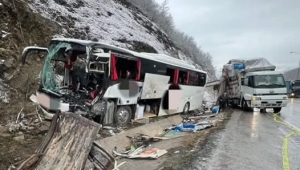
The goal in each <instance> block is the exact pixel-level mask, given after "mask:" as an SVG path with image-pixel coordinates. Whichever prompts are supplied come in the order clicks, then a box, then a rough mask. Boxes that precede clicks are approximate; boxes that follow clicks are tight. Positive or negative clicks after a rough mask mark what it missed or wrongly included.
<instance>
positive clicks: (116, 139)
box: [96, 115, 182, 153]
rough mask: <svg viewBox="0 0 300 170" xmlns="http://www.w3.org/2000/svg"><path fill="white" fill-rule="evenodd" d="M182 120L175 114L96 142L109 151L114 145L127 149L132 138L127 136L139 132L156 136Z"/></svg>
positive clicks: (120, 148) (121, 149)
mask: <svg viewBox="0 0 300 170" xmlns="http://www.w3.org/2000/svg"><path fill="white" fill-rule="evenodd" d="M181 121H182V118H181V116H180V115H174V116H170V117H168V118H166V119H163V120H159V121H157V122H152V123H149V124H146V125H143V126H140V127H136V128H133V129H130V130H128V131H123V132H120V133H118V134H116V135H115V136H111V137H107V138H104V139H100V140H97V141H96V142H97V143H98V144H100V145H101V146H102V147H103V148H104V149H105V150H106V151H108V152H109V153H111V152H112V150H113V149H114V147H117V148H118V151H125V148H126V147H127V146H129V145H130V140H129V139H128V138H127V137H126V136H135V135H136V134H138V133H141V134H145V135H149V136H155V135H157V134H159V133H162V132H163V130H164V129H166V128H168V127H171V126H172V125H174V124H175V125H177V124H179V123H180V122H181Z"/></svg>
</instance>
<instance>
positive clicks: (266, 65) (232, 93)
mask: <svg viewBox="0 0 300 170" xmlns="http://www.w3.org/2000/svg"><path fill="white" fill-rule="evenodd" d="M275 69H276V66H274V65H272V64H271V63H270V62H269V61H268V60H266V59H265V58H258V59H252V60H230V61H229V62H228V63H227V64H225V65H224V67H223V71H222V77H221V80H220V88H219V96H220V95H223V94H224V93H225V92H227V94H228V97H229V100H230V103H231V104H232V105H233V106H239V107H241V108H242V109H243V110H244V111H250V110H253V108H258V109H260V110H261V111H264V110H265V109H266V108H273V110H274V112H275V113H278V112H280V111H281V108H282V107H285V106H286V105H287V99H288V97H287V88H286V82H285V80H284V77H283V74H282V73H281V72H278V71H275Z"/></svg>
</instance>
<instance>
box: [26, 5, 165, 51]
mask: <svg viewBox="0 0 300 170" xmlns="http://www.w3.org/2000/svg"><path fill="white" fill-rule="evenodd" d="M30 7H31V8H32V9H33V10H34V11H35V12H39V13H40V14H41V15H43V16H44V17H46V18H49V19H52V20H55V21H57V22H58V23H60V25H61V26H62V34H60V35H58V36H70V35H71V36H77V38H82V39H98V40H99V41H104V42H106V43H110V44H113V45H116V46H120V47H125V48H132V45H130V44H131V42H134V41H139V42H144V43H146V44H149V45H150V46H151V47H153V48H154V49H155V50H156V51H157V52H159V53H165V52H166V51H167V50H170V47H169V48H168V47H167V46H166V45H165V44H164V41H165V42H167V41H169V40H168V37H167V36H166V35H165V34H164V33H163V32H161V31H160V30H159V29H158V27H157V26H156V25H155V24H153V23H152V22H151V21H149V20H148V19H147V18H146V17H144V16H143V15H142V14H141V13H139V12H137V10H136V9H134V8H127V7H125V6H124V4H121V3H119V2H115V1H111V0H89V1H80V0H76V1H75V2H74V0H48V1H47V2H44V3H42V1H40V0H32V1H31V4H30ZM158 32H159V33H160V34H161V37H158V36H157V33H158Z"/></svg>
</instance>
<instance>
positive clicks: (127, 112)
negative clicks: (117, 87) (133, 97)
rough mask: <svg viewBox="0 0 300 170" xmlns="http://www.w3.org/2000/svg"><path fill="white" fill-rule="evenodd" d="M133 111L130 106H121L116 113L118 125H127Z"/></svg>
mask: <svg viewBox="0 0 300 170" xmlns="http://www.w3.org/2000/svg"><path fill="white" fill-rule="evenodd" d="M131 116H132V111H131V108H130V107H129V106H120V107H119V108H118V110H117V111H116V113H115V115H114V119H115V122H116V123H117V124H118V125H126V124H127V123H129V122H130V120H131Z"/></svg>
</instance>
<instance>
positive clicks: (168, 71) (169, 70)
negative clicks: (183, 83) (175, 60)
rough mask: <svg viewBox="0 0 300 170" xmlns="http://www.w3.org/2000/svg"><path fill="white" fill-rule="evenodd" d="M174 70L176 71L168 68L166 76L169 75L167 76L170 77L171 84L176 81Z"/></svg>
mask: <svg viewBox="0 0 300 170" xmlns="http://www.w3.org/2000/svg"><path fill="white" fill-rule="evenodd" d="M174 70H175V69H171V68H167V73H166V75H167V76H170V80H169V83H173V80H174Z"/></svg>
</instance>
